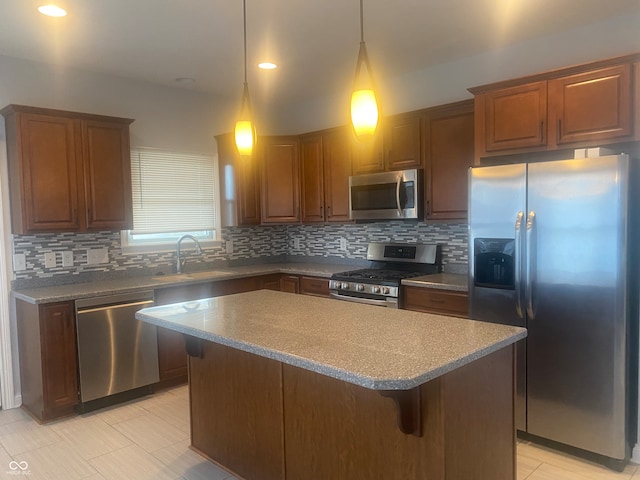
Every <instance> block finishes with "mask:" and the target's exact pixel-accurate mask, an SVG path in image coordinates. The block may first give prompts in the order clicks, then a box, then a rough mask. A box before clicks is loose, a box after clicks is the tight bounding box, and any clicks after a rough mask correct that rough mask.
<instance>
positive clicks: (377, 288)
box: [372, 287, 380, 293]
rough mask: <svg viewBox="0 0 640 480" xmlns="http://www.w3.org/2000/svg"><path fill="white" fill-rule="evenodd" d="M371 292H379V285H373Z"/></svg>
mask: <svg viewBox="0 0 640 480" xmlns="http://www.w3.org/2000/svg"><path fill="white" fill-rule="evenodd" d="M372 292H373V293H380V287H373V289H372Z"/></svg>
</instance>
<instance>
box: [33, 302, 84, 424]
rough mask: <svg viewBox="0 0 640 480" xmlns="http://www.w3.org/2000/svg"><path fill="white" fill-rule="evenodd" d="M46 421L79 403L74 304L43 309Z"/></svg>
mask: <svg viewBox="0 0 640 480" xmlns="http://www.w3.org/2000/svg"><path fill="white" fill-rule="evenodd" d="M40 342H41V348H42V389H43V401H44V408H43V410H44V414H43V417H44V419H47V418H53V417H54V416H56V415H59V414H61V413H62V411H63V410H67V411H68V412H69V413H70V412H71V411H72V407H73V406H74V405H76V404H77V403H78V362H77V350H76V321H75V313H74V305H73V302H63V303H52V304H45V305H41V306H40Z"/></svg>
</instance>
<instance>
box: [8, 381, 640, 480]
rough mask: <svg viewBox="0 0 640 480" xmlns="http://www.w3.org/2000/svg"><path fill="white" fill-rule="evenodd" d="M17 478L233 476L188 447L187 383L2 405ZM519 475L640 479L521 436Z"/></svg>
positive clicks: (229, 479) (202, 479) (544, 479)
mask: <svg viewBox="0 0 640 480" xmlns="http://www.w3.org/2000/svg"><path fill="white" fill-rule="evenodd" d="M12 468H13V469H12ZM23 469H24V470H23ZM17 478H24V479H25V480H26V479H29V480H40V479H42V480H57V479H61V480H63V479H64V480H76V479H83V480H120V479H127V480H130V479H135V480H147V479H148V480H165V479H166V480H234V479H235V477H233V476H232V475H230V474H229V473H227V472H225V471H224V470H221V469H220V468H218V467H216V466H215V465H213V464H212V463H211V462H208V461H207V460H205V459H203V458H202V457H201V456H200V455H198V454H196V453H195V452H193V451H191V450H190V449H189V410H188V393H187V388H186V387H179V388H175V389H172V390H167V391H165V392H161V393H158V394H155V395H152V396H149V397H145V398H142V399H138V400H135V401H132V402H128V403H126V404H122V405H118V406H114V407H110V408H107V409H102V410H98V411H96V412H92V413H88V414H84V415H81V416H77V417H72V418H68V419H63V420H59V421H56V422H53V423H50V424H47V425H44V426H41V425H38V424H37V423H36V422H35V421H33V419H31V417H29V416H28V415H27V414H26V413H25V412H23V411H22V410H21V409H13V410H4V411H0V479H13V480H15V479H17ZM398 480H401V479H398ZM518 480H640V468H639V467H638V466H637V465H629V466H627V468H626V469H625V471H624V472H620V473H618V472H613V471H611V470H609V469H607V468H605V467H602V466H600V465H597V464H594V463H591V462H588V461H586V460H582V459H578V458H576V457H572V456H570V455H567V454H564V453H560V452H557V451H554V450H551V449H547V448H544V447H540V446H537V445H534V444H531V443H528V442H518Z"/></svg>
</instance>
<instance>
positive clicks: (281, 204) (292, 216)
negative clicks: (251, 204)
mask: <svg viewBox="0 0 640 480" xmlns="http://www.w3.org/2000/svg"><path fill="white" fill-rule="evenodd" d="M259 141H260V143H261V144H262V147H261V152H262V158H261V162H260V163H261V168H262V223H298V222H300V189H299V183H300V173H299V158H298V140H297V138H296V137H262V138H261V139H260V140H259Z"/></svg>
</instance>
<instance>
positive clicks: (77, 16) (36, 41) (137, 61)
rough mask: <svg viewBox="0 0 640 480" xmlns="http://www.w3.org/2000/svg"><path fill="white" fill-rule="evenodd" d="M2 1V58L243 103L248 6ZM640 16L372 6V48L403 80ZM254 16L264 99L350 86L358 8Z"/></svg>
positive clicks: (622, 3) (523, 0) (415, 3)
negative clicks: (44, 8)
mask: <svg viewBox="0 0 640 480" xmlns="http://www.w3.org/2000/svg"><path fill="white" fill-rule="evenodd" d="M0 3H1V4H2V5H1V14H0V55H7V56H12V57H18V58H25V59H29V60H36V61H42V62H47V63H52V64H56V65H63V66H73V67H77V68H80V69H84V70H89V71H94V72H102V73H107V74H113V75H118V76H123V77H130V78H136V79H140V80H144V81H148V82H153V83H158V84H163V85H168V86H173V87H179V88H190V89H193V90H197V91H201V92H206V93H210V94H214V95H220V96H223V97H226V98H235V97H237V98H238V99H239V97H240V94H241V90H242V1H241V0H61V1H60V2H58V3H59V4H60V5H62V6H64V7H65V8H66V9H67V10H68V12H69V15H68V16H67V17H64V18H57V19H56V18H49V17H45V16H43V15H40V14H39V13H38V12H37V11H36V7H37V6H38V5H39V4H41V3H42V2H38V1H36V0H0ZM639 11H640V1H639V0H606V1H605V0H365V1H364V14H365V40H366V42H367V47H368V51H369V55H370V57H371V60H372V64H373V71H374V74H375V75H376V76H377V77H382V76H393V75H396V74H404V73H408V72H411V71H415V70H421V69H424V68H426V67H429V66H432V65H435V64H439V63H445V62H449V61H453V60H456V59H460V58H464V57H468V56H471V55H475V54H478V53H481V52H484V51H488V50H492V49H496V48H499V47H502V46H506V45H509V44H512V43H515V42H519V41H522V40H526V39H531V38H534V37H538V36H543V35H547V34H551V33H555V32H559V31H562V30H566V29H571V28H575V27H578V26H581V25H587V24H589V23H593V22H596V21H599V20H602V19H604V18H607V17H613V16H619V15H624V14H628V13H637V12H639ZM247 16H248V18H247V28H248V55H249V89H250V91H251V95H252V97H253V98H254V101H256V100H257V101H258V102H260V103H274V104H277V103H289V102H295V101H300V100H303V99H305V98H307V97H311V96H314V97H315V96H318V95H322V94H332V93H335V92H336V91H339V90H341V89H344V88H345V87H344V85H345V84H346V85H349V86H350V84H351V81H352V78H353V74H354V68H355V61H356V57H357V53H358V44H359V37H360V32H359V1H358V0H247ZM263 60H270V61H273V62H276V63H278V64H279V65H280V68H278V69H277V70H275V71H261V70H259V69H258V68H256V67H255V65H256V64H257V63H258V62H259V61H263ZM178 77H193V78H194V79H195V80H196V82H195V83H194V84H193V85H191V86H182V85H178V84H177V83H176V81H175V79H176V78H178Z"/></svg>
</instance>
